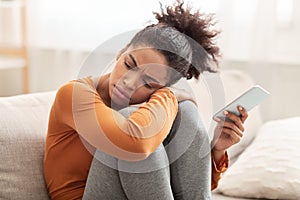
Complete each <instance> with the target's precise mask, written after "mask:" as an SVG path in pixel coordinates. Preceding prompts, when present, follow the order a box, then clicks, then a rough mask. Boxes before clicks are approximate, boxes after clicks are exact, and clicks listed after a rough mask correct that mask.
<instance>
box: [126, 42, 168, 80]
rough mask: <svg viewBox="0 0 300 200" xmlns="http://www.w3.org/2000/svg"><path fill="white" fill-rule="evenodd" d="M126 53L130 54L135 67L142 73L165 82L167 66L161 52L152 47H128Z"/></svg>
mask: <svg viewBox="0 0 300 200" xmlns="http://www.w3.org/2000/svg"><path fill="white" fill-rule="evenodd" d="M127 54H131V55H132V57H133V58H134V59H135V61H136V64H137V67H138V68H139V70H140V71H141V72H142V73H143V74H144V75H147V76H151V77H153V78H156V79H158V80H159V81H160V82H162V83H163V84H165V83H166V81H167V75H168V70H169V67H168V63H167V60H166V58H165V57H164V55H163V54H162V53H160V52H159V51H157V50H155V49H153V48H147V47H146V48H136V49H129V50H128V51H127ZM130 59H131V58H130Z"/></svg>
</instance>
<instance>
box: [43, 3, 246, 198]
mask: <svg viewBox="0 0 300 200" xmlns="http://www.w3.org/2000/svg"><path fill="white" fill-rule="evenodd" d="M156 19H157V20H158V23H157V24H153V25H150V26H147V27H146V28H144V29H143V30H141V31H140V32H138V33H137V34H136V35H135V36H134V37H133V39H132V40H131V41H130V43H129V44H128V45H127V46H126V47H125V48H124V49H123V50H121V51H120V53H119V55H118V56H117V58H116V64H115V66H114V69H113V71H112V72H111V73H109V74H105V75H103V76H101V77H99V78H90V77H87V78H83V79H79V80H73V81H70V82H69V83H67V84H65V85H63V86H62V87H61V88H60V89H59V90H58V92H57V95H56V98H55V101H54V103H53V106H52V109H51V113H50V118H49V126H48V134H47V139H46V151H45V162H44V174H45V179H46V183H47V188H48V192H49V195H50V198H51V199H81V198H83V199H130V200H131V199H209V198H210V190H211V189H214V188H216V187H217V183H218V181H219V179H220V176H221V173H222V172H223V171H225V170H226V168H227V166H228V156H227V153H226V150H227V149H228V148H229V147H230V146H232V145H233V144H235V143H237V142H238V141H239V140H240V138H241V137H242V135H243V131H244V127H243V122H244V121H245V120H246V118H247V112H246V111H245V110H243V109H242V108H240V113H241V115H240V116H237V115H234V114H233V113H226V114H227V116H228V118H230V119H231V120H232V121H230V122H229V121H222V120H220V119H216V121H217V122H218V126H217V128H216V129H215V132H216V133H220V136H219V137H218V139H217V140H216V143H215V145H214V147H213V148H212V150H211V154H210V153H207V152H208V149H209V150H210V148H209V140H208V137H207V134H206V132H205V130H204V129H203V126H202V125H201V120H200V119H199V116H198V115H197V111H196V110H197V109H196V106H195V105H194V104H193V103H191V102H192V101H193V98H192V96H191V95H190V94H189V93H187V92H184V91H179V90H176V89H174V88H171V87H170V86H171V85H172V84H173V83H175V82H177V81H178V80H179V79H180V78H181V77H186V78H187V79H190V78H192V77H194V78H198V76H199V74H200V73H202V72H203V71H210V72H215V71H216V69H213V68H212V67H211V66H210V65H209V64H208V63H209V62H208V61H209V60H210V59H212V60H213V61H214V62H215V63H217V57H218V55H219V49H218V48H217V47H216V46H215V45H214V43H213V39H214V38H215V36H216V35H217V32H215V31H210V30H209V26H210V25H211V18H207V17H205V16H203V15H201V14H200V13H199V12H195V13H191V11H190V9H189V8H188V9H184V8H183V3H181V2H178V5H175V6H174V7H168V8H167V10H166V12H165V11H164V10H162V13H161V14H158V13H156ZM189 100H191V101H189ZM178 102H180V103H178ZM141 103H143V104H141ZM134 104H141V105H140V106H139V107H138V108H137V109H136V110H135V111H134V112H132V111H131V112H132V113H131V114H129V116H125V115H126V113H124V109H123V108H125V107H127V106H128V105H134ZM121 109H123V110H121ZM123 115H124V116H125V117H124V116H123ZM127 115H128V113H127ZM180 137H181V138H183V139H181V140H180V139H179V140H175V139H174V138H180ZM173 141H181V142H183V143H184V142H185V141H189V142H188V143H186V144H184V147H186V148H185V149H184V151H183V152H182V153H179V154H180V156H178V157H176V158H175V159H173V158H172V155H173V154H174V152H176V151H178V150H180V149H181V148H182V146H181V143H180V142H179V143H180V144H179V143H178V142H173ZM171 143H172V145H170V148H167V146H168V145H169V144H171ZM161 144H163V145H164V146H165V148H164V147H163V146H162V145H161ZM99 152H104V153H105V154H101V153H99ZM162 152H163V153H162ZM98 154H99V155H100V156H99V157H102V158H103V157H109V161H108V162H110V164H107V163H104V164H103V163H102V162H99V159H96V157H97V156H96V155H98ZM210 155H211V156H210ZM172 159H173V160H172ZM104 160H105V159H104ZM162 160H164V161H162ZM165 160H169V161H170V162H169V165H165V164H161V163H165ZM126 161H135V162H126ZM141 163H142V164H143V163H146V164H144V165H143V166H147V167H148V166H149V163H150V165H151V166H150V168H151V169H150V168H149V169H148V168H147V169H146V170H144V171H142V173H137V171H139V168H140V166H142V164H141ZM211 163H212V165H211ZM112 166H114V167H112ZM122 166H127V167H125V168H126V169H125V168H124V167H122ZM137 166H138V167H137ZM120 168H122V169H121V170H119V169H120ZM132 168H135V169H136V170H137V171H135V170H133V171H130V169H132ZM124 169H125V170H124ZM210 179H211V181H210Z"/></svg>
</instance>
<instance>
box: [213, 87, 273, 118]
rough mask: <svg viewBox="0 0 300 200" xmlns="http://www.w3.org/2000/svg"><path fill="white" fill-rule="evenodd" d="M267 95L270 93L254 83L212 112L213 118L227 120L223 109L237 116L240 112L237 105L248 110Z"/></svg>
mask: <svg viewBox="0 0 300 200" xmlns="http://www.w3.org/2000/svg"><path fill="white" fill-rule="evenodd" d="M269 95H270V93H269V92H268V91H266V90H265V89H264V88H262V87H261V86H259V85H255V86H253V87H251V88H250V89H248V90H247V91H246V92H244V93H243V94H241V95H240V96H239V97H237V98H236V99H235V100H233V101H232V102H231V103H229V104H227V105H226V106H225V107H224V108H222V109H221V110H219V111H218V112H217V113H216V114H214V115H213V119H215V118H220V119H222V120H228V119H226V116H225V115H224V113H223V112H224V111H225V110H227V111H228V112H232V113H235V114H236V115H238V116H239V115H240V112H239V111H238V108H237V107H238V106H242V107H243V108H244V109H245V110H246V111H247V112H248V111H250V110H251V109H252V108H254V107H255V106H257V105H258V104H260V103H261V102H262V101H264V100H265V99H266V98H267V97H268V96H269Z"/></svg>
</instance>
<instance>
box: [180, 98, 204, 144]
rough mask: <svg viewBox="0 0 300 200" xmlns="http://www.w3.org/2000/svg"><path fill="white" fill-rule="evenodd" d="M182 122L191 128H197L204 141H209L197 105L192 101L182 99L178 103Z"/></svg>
mask: <svg viewBox="0 0 300 200" xmlns="http://www.w3.org/2000/svg"><path fill="white" fill-rule="evenodd" d="M178 110H179V115H180V116H179V118H180V123H184V126H185V127H187V128H188V129H190V130H195V131H196V132H197V135H198V136H199V137H200V139H201V140H202V141H207V140H208V139H209V138H208V134H207V131H206V129H205V126H204V124H203V122H202V119H201V116H200V114H199V111H198V108H197V106H196V105H195V104H194V103H193V102H192V101H182V102H180V103H179V105H178Z"/></svg>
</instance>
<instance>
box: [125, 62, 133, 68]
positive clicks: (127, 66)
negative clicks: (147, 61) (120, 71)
mask: <svg viewBox="0 0 300 200" xmlns="http://www.w3.org/2000/svg"><path fill="white" fill-rule="evenodd" d="M124 64H125V66H126V68H128V69H131V68H132V67H131V66H130V65H129V64H128V63H127V62H126V61H125V62H124Z"/></svg>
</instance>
